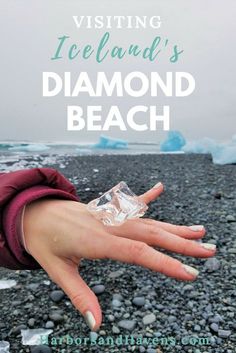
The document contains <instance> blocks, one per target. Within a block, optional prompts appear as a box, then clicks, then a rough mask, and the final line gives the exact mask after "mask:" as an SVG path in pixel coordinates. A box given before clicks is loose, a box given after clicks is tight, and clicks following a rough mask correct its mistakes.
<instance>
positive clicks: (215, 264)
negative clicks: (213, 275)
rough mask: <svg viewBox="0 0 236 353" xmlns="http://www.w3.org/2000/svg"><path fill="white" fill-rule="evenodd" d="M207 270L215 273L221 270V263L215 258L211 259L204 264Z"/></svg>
mask: <svg viewBox="0 0 236 353" xmlns="http://www.w3.org/2000/svg"><path fill="white" fill-rule="evenodd" d="M204 266H205V268H206V269H207V270H208V271H210V272H214V271H217V270H219V268H220V261H219V260H217V259H216V258H215V257H211V258H210V259H208V260H207V261H206V262H205V264H204Z"/></svg>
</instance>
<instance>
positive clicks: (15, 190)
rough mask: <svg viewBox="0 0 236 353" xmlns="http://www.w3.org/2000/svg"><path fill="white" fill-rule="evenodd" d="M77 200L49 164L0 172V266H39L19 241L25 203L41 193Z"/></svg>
mask: <svg viewBox="0 0 236 353" xmlns="http://www.w3.org/2000/svg"><path fill="white" fill-rule="evenodd" d="M46 196H47V197H49V196H50V197H53V198H60V199H67V200H73V201H78V197H77V196H76V190H75V187H74V186H73V184H71V183H70V182H69V181H68V180H67V179H66V178H65V177H64V176H63V175H62V174H60V173H59V172H57V171H56V170H55V169H51V168H34V169H25V170H19V171H16V172H12V173H4V174H0V266H4V267H8V268H11V269H36V268H40V265H39V264H38V262H37V261H36V260H35V259H34V258H33V257H32V256H31V255H29V254H28V253H27V252H26V251H25V249H24V247H23V245H22V242H21V215H22V210H23V208H24V207H25V205H26V204H28V203H29V202H31V201H34V200H36V199H39V198H42V197H46Z"/></svg>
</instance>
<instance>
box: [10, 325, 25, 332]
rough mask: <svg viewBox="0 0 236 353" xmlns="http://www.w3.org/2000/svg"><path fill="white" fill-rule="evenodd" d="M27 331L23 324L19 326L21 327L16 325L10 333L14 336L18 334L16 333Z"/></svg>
mask: <svg viewBox="0 0 236 353" xmlns="http://www.w3.org/2000/svg"><path fill="white" fill-rule="evenodd" d="M26 329H27V326H26V325H24V324H21V325H18V326H16V327H13V329H12V333H13V334H14V333H15V334H18V333H20V332H21V330H26Z"/></svg>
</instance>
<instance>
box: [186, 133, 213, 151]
mask: <svg viewBox="0 0 236 353" xmlns="http://www.w3.org/2000/svg"><path fill="white" fill-rule="evenodd" d="M216 149H217V143H216V142H215V141H214V140H212V139H210V138H208V137H204V138H203V139H199V140H197V141H187V143H186V144H185V145H184V146H183V147H182V151H184V152H185V153H200V154H201V153H203V154H204V153H211V152H212V151H214V150H216Z"/></svg>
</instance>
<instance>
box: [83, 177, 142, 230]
mask: <svg viewBox="0 0 236 353" xmlns="http://www.w3.org/2000/svg"><path fill="white" fill-rule="evenodd" d="M87 208H88V210H89V212H91V213H92V214H93V215H94V216H95V217H96V218H97V219H99V220H101V221H102V222H103V223H104V224H105V225H110V226H111V225H112V226H119V225H121V224H122V223H124V222H125V221H126V220H128V219H132V218H138V217H142V216H143V215H144V214H145V212H146V210H147V209H148V207H147V205H146V204H145V203H144V202H142V201H141V200H140V199H139V198H138V196H136V195H135V194H134V193H133V191H131V190H130V189H129V187H128V185H127V184H126V183H125V182H124V181H121V182H120V183H119V184H117V185H116V186H114V187H113V188H112V189H110V190H109V191H107V192H105V193H104V194H103V195H102V196H101V197H99V198H97V199H95V200H92V201H91V202H89V203H88V205H87Z"/></svg>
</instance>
